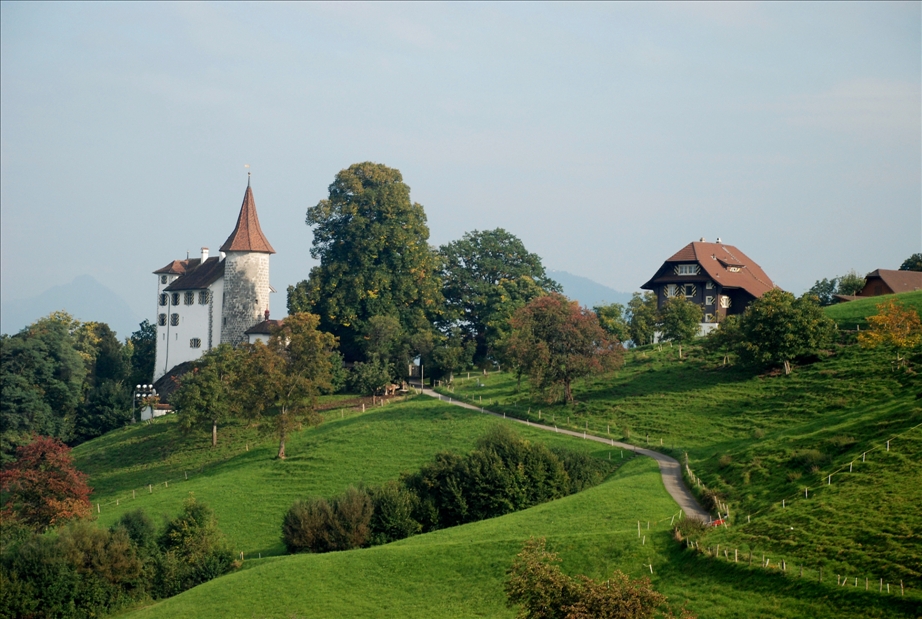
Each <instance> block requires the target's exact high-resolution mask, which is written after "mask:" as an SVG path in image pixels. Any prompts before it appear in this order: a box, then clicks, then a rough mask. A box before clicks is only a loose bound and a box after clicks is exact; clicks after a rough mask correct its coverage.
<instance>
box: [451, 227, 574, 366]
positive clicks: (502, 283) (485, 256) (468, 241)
mask: <svg viewBox="0 0 922 619" xmlns="http://www.w3.org/2000/svg"><path fill="white" fill-rule="evenodd" d="M439 253H440V255H441V257H442V268H441V276H442V282H443V294H444V295H445V303H446V306H447V307H448V309H449V311H448V313H447V316H446V319H447V320H448V321H449V322H451V323H452V324H453V325H456V326H458V327H460V328H461V329H462V331H463V334H464V337H465V340H470V341H473V342H475V343H476V350H475V353H474V361H475V363H482V362H484V361H485V360H486V359H487V357H489V356H490V355H491V354H492V353H493V349H494V346H495V344H496V342H497V340H498V339H500V337H502V335H503V333H502V327H503V325H506V324H508V319H509V318H510V317H511V316H512V314H513V312H515V310H517V309H518V308H520V307H522V306H524V305H525V304H526V303H528V302H529V301H531V300H532V299H534V298H536V297H539V296H543V295H545V294H547V293H549V292H561V287H560V285H559V284H558V283H557V282H555V281H554V280H552V279H551V278H549V277H548V276H547V274H546V273H545V271H544V265H542V264H541V258H540V257H539V256H538V255H537V254H533V253H530V252H529V251H528V250H527V249H525V245H524V244H523V243H522V241H521V240H519V239H518V238H517V237H516V236H514V235H513V234H510V233H509V232H507V231H505V230H503V229H502V228H497V229H495V230H486V231H483V232H481V231H479V230H474V231H473V232H467V233H465V234H464V236H463V237H462V238H461V239H459V240H457V241H453V242H451V243H448V244H447V245H443V246H442V247H441V248H439Z"/></svg>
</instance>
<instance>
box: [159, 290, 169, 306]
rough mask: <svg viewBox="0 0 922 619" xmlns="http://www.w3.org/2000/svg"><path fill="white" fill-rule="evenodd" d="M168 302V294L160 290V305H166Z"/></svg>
mask: <svg viewBox="0 0 922 619" xmlns="http://www.w3.org/2000/svg"><path fill="white" fill-rule="evenodd" d="M169 302H170V295H168V294H167V293H165V292H161V293H160V305H161V306H163V305H166V304H167V303H169Z"/></svg>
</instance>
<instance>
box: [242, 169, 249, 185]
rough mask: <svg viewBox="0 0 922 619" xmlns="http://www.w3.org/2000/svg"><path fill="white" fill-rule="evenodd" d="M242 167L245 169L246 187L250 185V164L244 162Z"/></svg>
mask: <svg viewBox="0 0 922 619" xmlns="http://www.w3.org/2000/svg"><path fill="white" fill-rule="evenodd" d="M243 167H245V168H246V169H247V187H249V186H250V164H249V163H245V164H243Z"/></svg>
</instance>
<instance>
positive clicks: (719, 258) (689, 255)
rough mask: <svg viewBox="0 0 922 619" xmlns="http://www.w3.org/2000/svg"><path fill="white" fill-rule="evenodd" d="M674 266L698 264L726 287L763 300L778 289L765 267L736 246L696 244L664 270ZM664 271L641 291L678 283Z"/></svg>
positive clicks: (683, 279)
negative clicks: (662, 283)
mask: <svg viewBox="0 0 922 619" xmlns="http://www.w3.org/2000/svg"><path fill="white" fill-rule="evenodd" d="M674 262H697V263H698V264H700V265H701V269H702V270H703V271H704V272H705V274H706V275H707V276H708V277H710V278H711V279H712V280H713V281H715V282H717V283H718V284H720V285H721V286H722V287H724V288H741V289H743V290H745V291H746V292H748V293H749V294H751V295H752V296H754V297H760V296H762V295H763V294H765V293H766V292H768V291H769V290H771V289H773V288H775V284H773V283H772V280H771V279H770V278H769V277H768V275H766V274H765V271H763V270H762V267H760V266H759V265H758V264H756V263H755V262H753V261H752V260H751V259H750V258H749V257H748V256H747V255H746V254H744V253H743V252H741V251H740V250H738V249H737V248H736V247H734V246H732V245H724V244H723V243H705V242H703V241H700V242H699V241H695V242H693V243H689V244H688V245H686V246H685V247H683V248H682V249H680V250H679V251H677V252H676V253H675V254H673V255H672V257H671V258H669V259H668V260H666V262H665V263H664V265H663V266H666V265H668V264H671V263H674ZM730 267H734V268H736V267H738V268H739V271H736V272H734V271H731V270H730ZM662 270H663V267H660V269H659V271H657V275H656V276H654V277H653V279H651V280H650V281H648V282H647V283H645V284H644V285H643V286H641V288H643V289H645V290H649V289H652V288H653V284H654V283H657V282H660V281H666V280H669V281H677V280H676V276H675V275H673V274H672V273H671V272H668V273H665V274H663V275H660V271H662ZM687 280H688V278H687V277H684V278H682V281H687Z"/></svg>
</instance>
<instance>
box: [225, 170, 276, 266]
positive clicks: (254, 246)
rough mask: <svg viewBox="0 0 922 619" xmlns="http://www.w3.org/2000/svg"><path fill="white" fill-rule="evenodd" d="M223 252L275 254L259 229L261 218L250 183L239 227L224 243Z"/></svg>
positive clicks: (238, 222)
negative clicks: (258, 214)
mask: <svg viewBox="0 0 922 619" xmlns="http://www.w3.org/2000/svg"><path fill="white" fill-rule="evenodd" d="M221 251H256V252H263V253H267V254H274V253H275V250H274V249H272V245H269V241H267V240H266V237H265V235H264V234H263V231H262V229H261V228H260V227H259V217H257V216H256V201H255V200H254V199H253V190H252V189H250V185H249V183H248V184H247V190H246V192H245V193H244V194H243V204H242V205H241V206H240V215H239V216H238V217H237V226H236V227H235V228H234V231H233V232H231V235H230V236H229V237H227V240H226V241H224V245H222V246H221Z"/></svg>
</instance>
